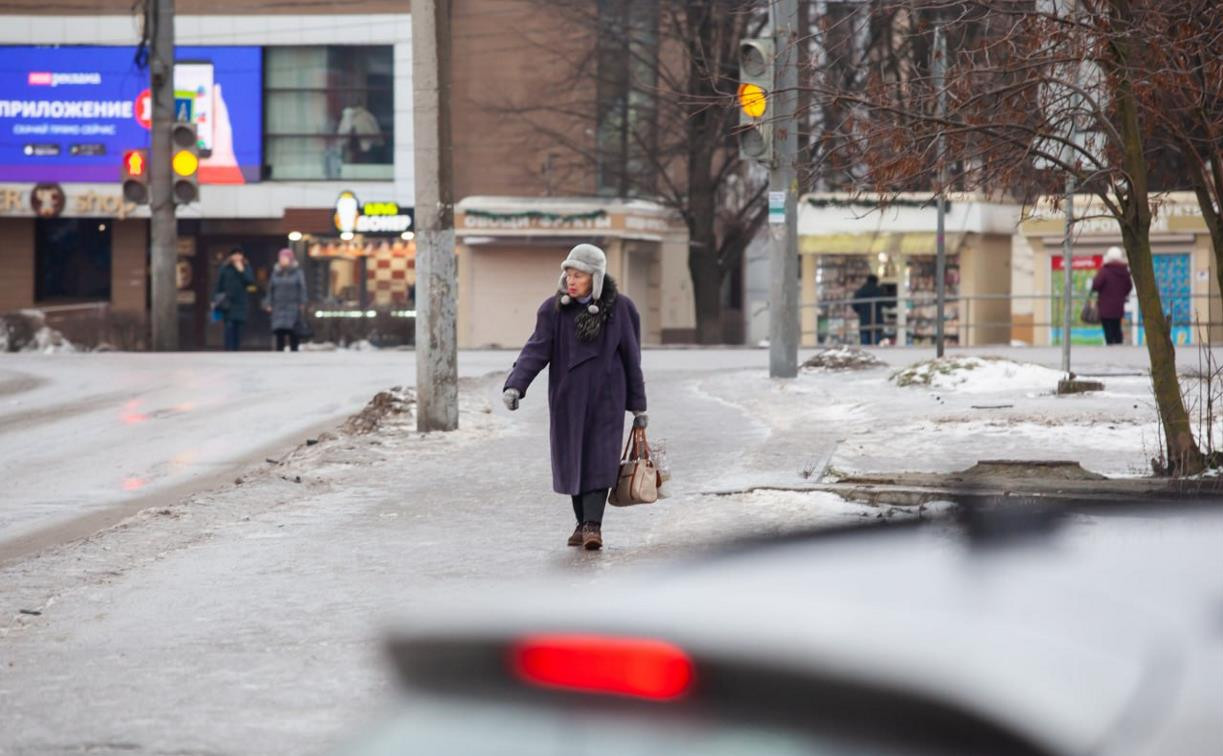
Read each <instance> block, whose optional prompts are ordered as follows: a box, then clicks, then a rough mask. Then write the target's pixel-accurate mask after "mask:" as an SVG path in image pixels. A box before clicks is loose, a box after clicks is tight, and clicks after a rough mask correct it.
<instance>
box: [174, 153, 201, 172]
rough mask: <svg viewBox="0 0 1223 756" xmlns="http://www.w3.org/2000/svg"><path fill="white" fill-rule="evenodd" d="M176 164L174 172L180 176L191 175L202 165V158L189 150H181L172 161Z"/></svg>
mask: <svg viewBox="0 0 1223 756" xmlns="http://www.w3.org/2000/svg"><path fill="white" fill-rule="evenodd" d="M171 165H173V166H174V172H175V173H177V174H178V175H180V176H191V175H193V174H194V173H195V172H196V171H197V170H199V167H200V159H199V158H198V157H196V156H195V155H194V154H193V153H192V152H190V151H189V150H179V151H178V152H176V153H174V160H173V162H172V163H171Z"/></svg>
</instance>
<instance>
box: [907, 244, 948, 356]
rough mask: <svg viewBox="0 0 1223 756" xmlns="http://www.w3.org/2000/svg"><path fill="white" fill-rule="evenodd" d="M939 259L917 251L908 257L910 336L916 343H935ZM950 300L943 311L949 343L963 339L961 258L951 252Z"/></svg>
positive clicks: (944, 331) (945, 335)
mask: <svg viewBox="0 0 1223 756" xmlns="http://www.w3.org/2000/svg"><path fill="white" fill-rule="evenodd" d="M935 272H936V260H935V257H934V255H916V256H911V257H909V258H908V279H909V301H908V308H909V310H908V318H907V326H906V330H907V332H908V340H909V343H910V344H914V345H928V344H933V343H934V338H935V330H936V324H937V322H938V301H937V298H938V291H937V286H936V282H937V280H938V279H937V277H936V275H935ZM945 281H946V297H947V300H948V301H947V302H946V304H945V306H944V312H943V334H944V339H945V340H946V343H948V344H952V345H957V344H959V343H960V304H959V302H958V301H956V298H957V297H958V296H959V293H960V258H959V256H958V255H948V256H947V270H946V278H945Z"/></svg>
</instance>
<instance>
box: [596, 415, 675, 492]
mask: <svg viewBox="0 0 1223 756" xmlns="http://www.w3.org/2000/svg"><path fill="white" fill-rule="evenodd" d="M661 485H662V476H661V475H659V474H658V467H657V466H656V465H655V464H654V460H652V459H650V445H649V444H648V443H646V440H645V428H633V430H632V432H631V433H629V436H628V443H626V444H625V445H624V454H623V455H622V456H621V457H620V478H619V479H618V480H617V481H616V487H615V488H613V489H612V492H611V497H610V498H608V502H609V503H610V504H611V505H612V506H616V507H628V506H632V505H633V504H652V503H653V502H655V501H658V487H659V486H661Z"/></svg>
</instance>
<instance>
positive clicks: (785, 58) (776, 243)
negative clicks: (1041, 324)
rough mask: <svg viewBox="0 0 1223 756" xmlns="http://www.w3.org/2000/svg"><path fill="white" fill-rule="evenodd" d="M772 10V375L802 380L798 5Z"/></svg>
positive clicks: (782, 3)
mask: <svg viewBox="0 0 1223 756" xmlns="http://www.w3.org/2000/svg"><path fill="white" fill-rule="evenodd" d="M772 8H773V49H774V50H775V51H776V55H777V64H776V67H775V69H774V70H775V72H776V73H775V76H776V80H775V82H774V91H773V93H772V97H770V99H771V100H772V104H773V105H774V106H775V107H776V110H774V114H773V116H772V120H773V124H774V126H773V129H774V130H773V149H774V156H773V165H772V167H771V168H770V170H769V205H770V207H772V206H773V205H774V204H775V201H776V200H781V199H782V195H783V194H784V200H783V201H784V205H785V224H784V226H783V225H782V224H773V223H770V224H769V235H770V240H771V241H770V243H771V247H770V250H769V375H770V376H772V377H773V378H793V377H794V376H796V375H798V332H799V323H798V178H797V176H796V173H795V168H796V164H797V162H798V118H797V113H796V112H795V110H796V109H797V104H798V65H799V55H798V45H799V40H800V35H799V28H798V0H777V2H775V3H774V4H773V6H772Z"/></svg>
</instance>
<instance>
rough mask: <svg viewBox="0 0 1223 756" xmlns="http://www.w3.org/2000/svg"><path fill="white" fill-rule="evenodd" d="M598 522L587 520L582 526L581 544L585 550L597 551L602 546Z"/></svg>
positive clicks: (601, 535)
mask: <svg viewBox="0 0 1223 756" xmlns="http://www.w3.org/2000/svg"><path fill="white" fill-rule="evenodd" d="M600 531H601V528H600V527H599V523H597V522H588V523H586V524H585V525H583V526H582V546H583V548H585V549H586V550H587V551H597V550H599V549H601V548H603V534H602V532H600Z"/></svg>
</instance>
